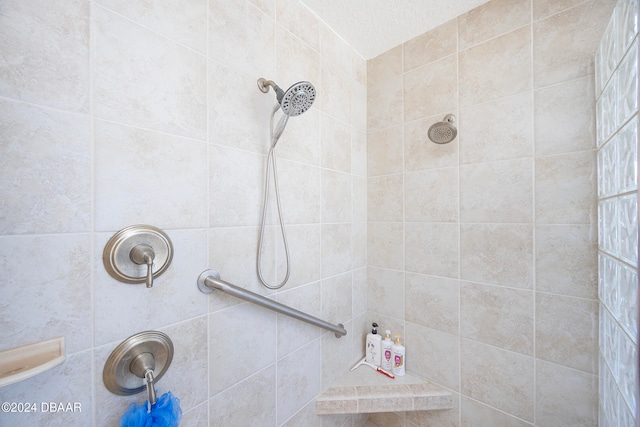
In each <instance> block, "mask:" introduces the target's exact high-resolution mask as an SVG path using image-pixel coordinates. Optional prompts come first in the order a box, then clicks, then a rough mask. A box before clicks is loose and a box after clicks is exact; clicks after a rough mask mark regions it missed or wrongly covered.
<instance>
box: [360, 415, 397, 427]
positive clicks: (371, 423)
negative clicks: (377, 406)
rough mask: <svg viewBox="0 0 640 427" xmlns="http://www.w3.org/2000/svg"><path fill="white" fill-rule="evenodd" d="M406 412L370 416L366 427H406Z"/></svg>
mask: <svg viewBox="0 0 640 427" xmlns="http://www.w3.org/2000/svg"><path fill="white" fill-rule="evenodd" d="M404 418H405V417H404V412H380V413H373V414H369V418H368V419H367V424H365V425H364V427H377V426H385V427H404V426H405V424H404Z"/></svg>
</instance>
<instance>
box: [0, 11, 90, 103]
mask: <svg viewBox="0 0 640 427" xmlns="http://www.w3.org/2000/svg"><path fill="white" fill-rule="evenodd" d="M89 8H90V3H89V2H87V1H84V0H71V1H70V0H55V1H38V0H36V1H21V0H10V1H5V2H3V4H2V14H0V51H2V57H3V60H2V63H1V64H0V95H2V96H6V97H9V98H14V99H19V100H21V101H26V102H31V103H34V104H40V105H46V106H49V107H54V108H59V109H62V110H68V111H74V112H89V99H90V96H89V86H90V75H89V69H90V68H89V58H90V54H89V15H90V10H89ZM92 31H93V29H92Z"/></svg>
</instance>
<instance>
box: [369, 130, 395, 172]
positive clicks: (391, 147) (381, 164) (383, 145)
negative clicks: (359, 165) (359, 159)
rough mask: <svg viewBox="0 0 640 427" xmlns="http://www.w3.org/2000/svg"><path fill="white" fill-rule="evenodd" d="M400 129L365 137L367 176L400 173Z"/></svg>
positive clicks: (383, 131) (378, 132) (382, 131)
mask: <svg viewBox="0 0 640 427" xmlns="http://www.w3.org/2000/svg"><path fill="white" fill-rule="evenodd" d="M402 156H403V148H402V127H401V126H396V127H392V128H389V129H384V130H380V131H377V132H371V133H369V134H368V135H367V173H368V176H378V175H388V174H392V173H402V171H403V165H402Z"/></svg>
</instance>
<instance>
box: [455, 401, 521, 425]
mask: <svg viewBox="0 0 640 427" xmlns="http://www.w3.org/2000/svg"><path fill="white" fill-rule="evenodd" d="M461 420H462V424H461V425H462V426H463V427H495V426H500V427H531V426H532V425H533V424H530V423H527V422H525V421H522V420H520V419H518V418H515V417H512V416H510V415H508V414H505V413H504V412H501V411H498V410H496V409H494V408H491V407H490V406H486V405H483V404H482V403H480V402H478V401H477V400H473V399H469V398H468V397H465V396H463V397H462V413H461Z"/></svg>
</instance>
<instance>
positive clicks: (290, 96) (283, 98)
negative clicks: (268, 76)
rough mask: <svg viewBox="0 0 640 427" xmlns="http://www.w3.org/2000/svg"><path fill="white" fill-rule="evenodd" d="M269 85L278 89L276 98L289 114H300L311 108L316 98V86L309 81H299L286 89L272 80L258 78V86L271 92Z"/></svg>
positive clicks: (264, 91)
mask: <svg viewBox="0 0 640 427" xmlns="http://www.w3.org/2000/svg"><path fill="white" fill-rule="evenodd" d="M269 86H272V87H273V90H275V91H276V99H277V100H278V103H279V104H280V108H282V112H283V113H284V114H286V115H287V116H290V117H293V116H299V115H300V114H302V113H304V112H305V111H307V110H308V109H309V108H311V105H312V104H313V101H315V99H316V88H315V87H313V85H312V84H311V83H309V82H305V81H302V82H298V83H296V84H294V85H292V86H291V87H290V88H289V89H287V90H286V91H283V90H282V89H280V87H279V86H278V85H277V84H275V83H274V82H273V81H272V80H265V79H263V78H262V77H261V78H259V79H258V88H259V89H260V90H261V91H262V92H263V93H267V92H269Z"/></svg>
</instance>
